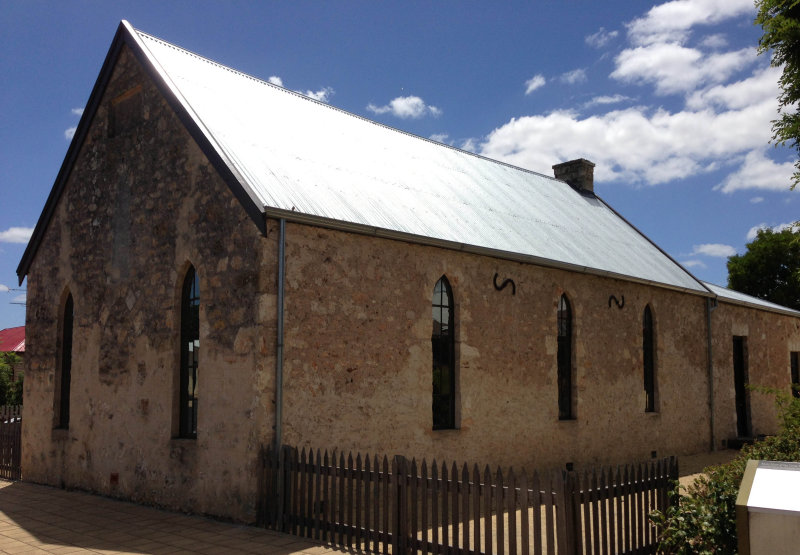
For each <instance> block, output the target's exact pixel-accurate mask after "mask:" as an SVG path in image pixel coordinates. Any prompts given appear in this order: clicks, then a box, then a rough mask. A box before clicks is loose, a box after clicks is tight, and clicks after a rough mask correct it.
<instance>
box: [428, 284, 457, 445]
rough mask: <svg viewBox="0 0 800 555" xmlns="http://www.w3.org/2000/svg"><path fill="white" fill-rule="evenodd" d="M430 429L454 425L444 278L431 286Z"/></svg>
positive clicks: (449, 308)
mask: <svg viewBox="0 0 800 555" xmlns="http://www.w3.org/2000/svg"><path fill="white" fill-rule="evenodd" d="M432 308H433V334H432V335H431V347H432V351H433V429H434V430H443V429H449V428H455V427H456V379H455V336H454V333H453V332H454V325H453V320H454V314H453V312H454V311H453V291H452V289H451V288H450V283H449V282H448V281H447V278H446V277H444V276H442V278H441V279H440V280H439V281H438V282H437V283H436V286H435V287H434V288H433V303H432Z"/></svg>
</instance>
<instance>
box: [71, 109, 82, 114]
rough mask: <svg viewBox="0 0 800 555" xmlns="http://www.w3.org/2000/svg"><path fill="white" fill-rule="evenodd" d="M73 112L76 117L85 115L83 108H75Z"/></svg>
mask: <svg viewBox="0 0 800 555" xmlns="http://www.w3.org/2000/svg"><path fill="white" fill-rule="evenodd" d="M71 112H72V113H73V114H75V115H76V116H82V115H83V108H73V109H72V110H71Z"/></svg>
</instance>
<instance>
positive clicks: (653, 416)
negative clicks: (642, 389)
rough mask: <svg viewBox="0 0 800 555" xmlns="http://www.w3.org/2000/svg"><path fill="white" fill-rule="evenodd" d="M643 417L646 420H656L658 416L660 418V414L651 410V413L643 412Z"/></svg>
mask: <svg viewBox="0 0 800 555" xmlns="http://www.w3.org/2000/svg"><path fill="white" fill-rule="evenodd" d="M644 415H645V417H646V418H658V417H659V416H661V413H660V412H658V411H657V410H653V411H645V413H644Z"/></svg>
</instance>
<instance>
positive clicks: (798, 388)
mask: <svg viewBox="0 0 800 555" xmlns="http://www.w3.org/2000/svg"><path fill="white" fill-rule="evenodd" d="M790 358H791V364H792V383H793V384H794V387H792V395H794V396H795V397H800V385H799V384H800V352H798V351H793V352H792V353H791V356H790Z"/></svg>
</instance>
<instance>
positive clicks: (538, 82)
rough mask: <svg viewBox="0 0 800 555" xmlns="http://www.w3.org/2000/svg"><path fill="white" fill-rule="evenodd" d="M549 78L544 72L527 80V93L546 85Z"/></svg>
mask: <svg viewBox="0 0 800 555" xmlns="http://www.w3.org/2000/svg"><path fill="white" fill-rule="evenodd" d="M545 83H547V80H546V79H545V78H544V76H543V75H542V74H537V75H534V76H533V77H531V78H530V79H528V80H527V81H525V94H531V93H532V92H533V91H535V90H536V89H539V88H541V87H544V85H545Z"/></svg>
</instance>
